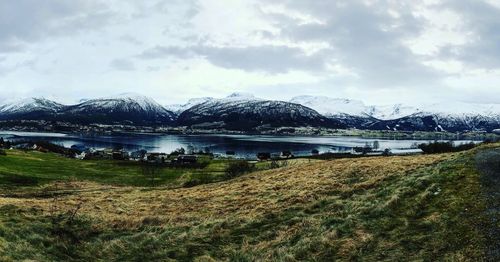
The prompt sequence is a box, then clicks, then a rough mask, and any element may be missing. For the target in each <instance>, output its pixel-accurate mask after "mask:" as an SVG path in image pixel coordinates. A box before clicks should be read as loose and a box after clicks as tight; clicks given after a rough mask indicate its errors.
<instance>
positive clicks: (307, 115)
mask: <svg viewBox="0 0 500 262" xmlns="http://www.w3.org/2000/svg"><path fill="white" fill-rule="evenodd" d="M178 120H179V123H180V124H181V125H187V126H192V125H207V126H209V125H210V126H212V124H214V123H218V125H219V127H224V128H229V129H240V130H241V129H253V128H256V127H259V126H273V127H277V126H338V125H339V123H338V122H336V121H334V120H331V119H328V118H326V117H324V116H322V115H320V114H319V113H318V112H316V111H314V110H313V109H310V108H308V107H305V106H302V105H299V104H294V103H289V102H283V101H271V100H263V99H260V98H256V97H254V96H252V95H248V94H240V93H235V94H231V95H229V96H228V97H226V98H221V99H213V100H210V101H207V102H205V103H202V104H199V105H196V106H194V107H192V108H190V109H188V110H186V111H184V112H183V113H182V114H181V115H180V116H179V119H178Z"/></svg>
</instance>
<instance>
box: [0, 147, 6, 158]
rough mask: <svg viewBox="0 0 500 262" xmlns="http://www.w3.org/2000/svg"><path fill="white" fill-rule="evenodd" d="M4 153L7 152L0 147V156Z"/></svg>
mask: <svg viewBox="0 0 500 262" xmlns="http://www.w3.org/2000/svg"><path fill="white" fill-rule="evenodd" d="M6 155H7V153H6V152H5V150H3V149H1V148H0V156H6Z"/></svg>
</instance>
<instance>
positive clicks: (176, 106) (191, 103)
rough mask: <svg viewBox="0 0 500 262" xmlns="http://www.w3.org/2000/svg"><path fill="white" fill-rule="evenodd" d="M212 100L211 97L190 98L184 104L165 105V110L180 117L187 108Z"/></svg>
mask: <svg viewBox="0 0 500 262" xmlns="http://www.w3.org/2000/svg"><path fill="white" fill-rule="evenodd" d="M213 99H214V98H213V97H200V98H191V99H189V100H188V101H187V103H185V104H173V105H166V106H165V109H167V110H169V111H172V112H174V113H176V114H178V115H180V114H181V113H182V112H184V111H186V110H188V109H189V108H191V107H193V106H196V105H199V104H203V103H205V102H207V101H211V100H213Z"/></svg>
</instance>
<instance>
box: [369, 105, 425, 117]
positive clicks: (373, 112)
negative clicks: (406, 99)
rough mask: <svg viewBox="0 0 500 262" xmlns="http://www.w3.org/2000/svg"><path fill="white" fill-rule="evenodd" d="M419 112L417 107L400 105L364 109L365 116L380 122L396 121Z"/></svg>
mask: <svg viewBox="0 0 500 262" xmlns="http://www.w3.org/2000/svg"><path fill="white" fill-rule="evenodd" d="M421 112H422V110H420V109H419V108H418V107H412V106H405V105H402V104H395V105H381V106H369V107H367V108H366V109H365V113H366V114H367V115H369V116H371V117H374V118H377V119H380V120H392V119H398V118H402V117H406V116H410V115H413V114H417V113H421Z"/></svg>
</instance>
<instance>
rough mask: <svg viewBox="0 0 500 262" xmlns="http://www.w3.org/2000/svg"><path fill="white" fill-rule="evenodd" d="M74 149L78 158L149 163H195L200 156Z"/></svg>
mask: <svg viewBox="0 0 500 262" xmlns="http://www.w3.org/2000/svg"><path fill="white" fill-rule="evenodd" d="M71 148H72V149H75V150H78V151H79V152H81V153H79V154H77V155H76V156H75V158H77V159H82V160H89V159H102V160H128V161H140V162H149V163H157V164H163V163H179V164H193V163H196V162H197V161H198V156H197V155H194V154H167V153H159V152H147V151H146V150H137V151H133V152H128V151H125V150H123V149H113V148H106V149H93V148H85V149H84V148H79V147H78V146H76V145H75V146H72V147H71Z"/></svg>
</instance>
